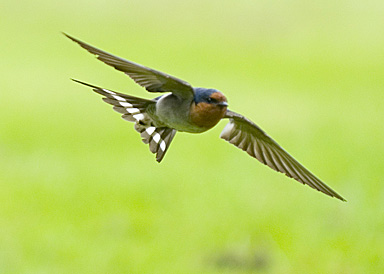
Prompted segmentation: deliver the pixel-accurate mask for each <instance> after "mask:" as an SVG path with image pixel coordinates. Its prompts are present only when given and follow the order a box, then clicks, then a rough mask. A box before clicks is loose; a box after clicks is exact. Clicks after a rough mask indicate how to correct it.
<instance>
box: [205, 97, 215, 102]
mask: <svg viewBox="0 0 384 274" xmlns="http://www.w3.org/2000/svg"><path fill="white" fill-rule="evenodd" d="M216 101H217V100H216V99H213V98H211V97H208V98H207V102H208V103H215V102H216Z"/></svg>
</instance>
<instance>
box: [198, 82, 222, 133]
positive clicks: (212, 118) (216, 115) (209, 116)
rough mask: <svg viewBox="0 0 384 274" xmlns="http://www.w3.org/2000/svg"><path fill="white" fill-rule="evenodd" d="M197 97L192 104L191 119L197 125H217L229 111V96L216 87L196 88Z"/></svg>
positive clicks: (207, 126) (206, 126) (205, 126)
mask: <svg viewBox="0 0 384 274" xmlns="http://www.w3.org/2000/svg"><path fill="white" fill-rule="evenodd" d="M194 91H195V98H194V102H193V103H192V106H191V121H192V123H194V124H195V125H197V126H200V127H203V128H207V129H209V128H211V127H213V126H215V125H216V124H217V123H218V122H219V121H220V120H221V119H222V118H223V117H224V115H225V113H226V111H227V106H228V103H227V98H226V97H225V96H224V94H222V93H221V92H220V91H218V90H216V89H206V88H195V89H194Z"/></svg>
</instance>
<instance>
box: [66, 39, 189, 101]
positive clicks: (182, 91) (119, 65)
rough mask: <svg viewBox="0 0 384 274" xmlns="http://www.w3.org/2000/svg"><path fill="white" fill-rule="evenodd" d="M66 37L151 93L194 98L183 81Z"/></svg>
mask: <svg viewBox="0 0 384 274" xmlns="http://www.w3.org/2000/svg"><path fill="white" fill-rule="evenodd" d="M64 35H65V36H67V37H68V38H69V39H71V40H72V41H74V42H76V43H77V44H79V45H80V46H81V47H82V48H84V49H86V50H87V51H88V52H90V53H92V54H94V55H96V56H97V59H99V60H100V61H102V62H104V63H105V64H107V65H109V66H112V67H114V68H115V69H117V70H119V71H122V72H124V73H125V74H127V75H128V76H129V77H131V78H132V79H133V80H134V81H135V82H136V83H137V84H139V85H140V86H142V87H144V88H145V89H146V90H147V91H149V92H172V93H174V94H175V95H177V96H180V97H182V98H192V97H193V96H194V92H193V88H192V86H191V85H190V84H189V83H187V82H185V81H183V80H180V79H178V78H176V77H173V76H171V75H168V74H166V73H163V72H160V71H157V70H154V69H151V68H147V67H145V66H142V65H139V64H136V63H134V62H131V61H128V60H125V59H123V58H120V57H117V56H114V55H112V54H110V53H108V52H105V51H102V50H100V49H97V48H95V47H93V46H91V45H88V44H86V43H84V42H82V41H80V40H78V39H76V38H73V37H72V36H69V35H68V34H65V33H64Z"/></svg>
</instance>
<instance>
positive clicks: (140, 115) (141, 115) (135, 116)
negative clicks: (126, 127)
mask: <svg viewBox="0 0 384 274" xmlns="http://www.w3.org/2000/svg"><path fill="white" fill-rule="evenodd" d="M133 118H135V119H136V120H138V121H140V120H143V119H144V115H143V114H141V113H139V114H135V115H133Z"/></svg>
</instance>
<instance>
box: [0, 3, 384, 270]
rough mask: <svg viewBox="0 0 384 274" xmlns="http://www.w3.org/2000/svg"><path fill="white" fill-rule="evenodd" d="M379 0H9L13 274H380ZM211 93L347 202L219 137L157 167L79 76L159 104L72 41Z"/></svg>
mask: <svg viewBox="0 0 384 274" xmlns="http://www.w3.org/2000/svg"><path fill="white" fill-rule="evenodd" d="M383 14H384V4H383V2H382V1H311V2H309V1H303V0H302V1H265V0H264V1H251V0H239V1H223V0H221V1H218V0H214V1H206V0H195V1H190V2H184V1H170V0H168V1H163V0H158V1H156V0H149V1H145V0H144V1H143V0H135V1H101V0H100V1H99V0H95V1H82V0H78V1H72V0H69V1H64V2H56V3H55V2H54V1H48V0H45V1H44V0H43V1H10V0H6V1H5V3H4V2H3V3H2V4H1V9H0V33H1V42H0V57H1V61H0V73H1V81H0V117H1V118H0V155H1V157H0V165H1V170H0V171H1V172H0V188H1V191H0V273H348V274H351V273H352V274H353V273H379V272H380V271H383V270H384V261H383V255H384V203H383V201H384V185H383V179H382V173H383V168H384V166H383V153H384V143H383V139H384V129H383V118H384V110H383V102H384V95H383V92H384V90H383V86H384V50H383V49H384V19H383V18H384V17H383ZM61 31H65V32H67V33H69V34H71V35H73V36H74V37H77V38H79V39H81V40H83V41H86V42H88V43H90V44H92V45H94V46H96V47H98V48H101V49H104V50H106V51H108V52H111V53H113V54H116V55H118V56H121V57H124V58H127V59H130V60H132V61H135V62H138V63H141V64H144V65H147V66H150V67H153V68H155V69H159V70H161V71H164V72H167V73H169V74H171V75H174V76H177V77H180V78H181V79H184V80H187V81H189V82H190V83H191V84H192V85H194V86H202V87H213V88H217V89H219V90H221V91H222V92H223V93H224V94H225V95H226V96H227V97H228V98H229V103H230V106H231V109H232V110H234V111H238V112H241V113H242V114H244V115H245V116H247V117H249V118H250V119H252V120H253V121H255V122H256V123H257V124H259V125H260V126H261V127H262V128H263V129H264V130H266V131H267V132H268V133H269V134H270V135H271V136H272V137H273V138H275V139H276V140H277V141H278V142H279V143H280V144H281V145H282V146H283V147H284V148H286V149H287V150H288V151H289V152H290V153H291V154H292V155H294V156H295V157H296V158H297V159H298V160H299V161H300V162H302V163H303V164H304V165H305V166H307V167H308V168H309V169H310V170H312V171H313V172H314V173H315V174H316V175H317V176H319V177H320V178H321V179H323V180H324V182H326V183H327V184H329V185H330V186H331V187H332V188H334V189H335V190H336V191H338V192H339V193H340V194H341V195H342V196H344V197H345V198H346V199H347V200H348V202H347V203H343V202H341V201H338V200H336V199H332V198H329V197H327V196H325V195H323V194H321V193H319V192H317V191H314V190H312V189H311V188H309V187H307V186H302V185H301V184H299V183H297V182H295V181H294V180H292V179H288V178H287V177H285V176H283V175H282V174H279V173H277V172H274V171H272V170H271V169H269V168H267V167H265V166H263V165H261V164H260V163H259V162H258V161H256V160H255V159H252V158H250V157H249V156H247V154H245V153H244V152H242V151H241V150H239V149H237V148H235V147H234V146H231V145H229V144H227V143H226V142H225V141H223V140H221V139H220V138H219V134H220V132H221V130H222V129H223V127H224V125H225V122H221V123H220V124H219V125H218V126H217V127H216V128H215V129H213V130H211V131H209V132H207V133H204V134H201V135H193V134H183V133H179V134H177V135H176V138H175V140H174V141H173V143H172V146H171V149H170V150H169V151H168V153H167V155H166V156H165V159H164V161H163V162H162V163H161V164H158V163H157V162H156V161H155V158H154V155H152V154H151V153H150V152H149V149H148V147H147V146H146V145H144V144H142V142H141V140H140V136H139V135H138V134H137V132H135V131H134V130H133V124H131V123H128V122H125V121H124V120H122V119H121V118H120V117H119V115H118V114H117V113H115V112H114V111H112V109H111V107H110V106H108V105H106V104H105V103H103V102H102V101H101V100H100V96H98V95H97V94H94V93H92V92H91V90H90V89H88V88H86V87H83V86H81V85H78V84H76V83H73V82H71V81H70V80H69V79H70V78H72V77H73V78H76V79H80V80H83V81H86V82H89V83H92V84H95V85H100V86H103V87H106V88H110V89H112V90H117V91H122V92H125V93H128V94H132V95H136V96H143V97H146V98H151V97H154V95H153V94H149V93H146V92H145V91H144V90H143V89H141V88H140V87H139V86H137V85H135V84H134V83H133V81H131V80H130V79H129V78H128V77H126V76H125V75H123V74H122V73H119V72H117V71H115V70H113V69H111V68H110V67H108V66H106V65H104V64H102V63H101V62H99V61H97V60H96V59H95V58H94V57H93V56H91V55H90V54H88V53H87V52H86V51H84V50H83V49H81V48H80V47H79V46H77V45H76V44H74V43H72V42H71V41H69V40H68V39H67V38H65V37H64V36H63V35H62V34H61V33H60V32H61Z"/></svg>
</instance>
